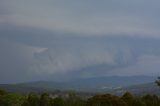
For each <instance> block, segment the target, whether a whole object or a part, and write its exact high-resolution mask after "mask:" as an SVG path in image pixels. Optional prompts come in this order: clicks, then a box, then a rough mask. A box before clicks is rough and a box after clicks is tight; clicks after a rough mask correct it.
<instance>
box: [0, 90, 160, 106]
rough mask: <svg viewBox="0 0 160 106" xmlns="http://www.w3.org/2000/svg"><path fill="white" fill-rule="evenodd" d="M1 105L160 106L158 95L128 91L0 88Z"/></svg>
mask: <svg viewBox="0 0 160 106" xmlns="http://www.w3.org/2000/svg"><path fill="white" fill-rule="evenodd" d="M0 106H160V98H159V97H158V96H156V95H145V96H143V97H136V96H133V95H132V94H130V93H129V92H126V93H125V94H124V95H123V96H121V97H119V96H114V95H110V94H104V95H95V96H93V97H89V98H85V99H84V98H80V97H78V96H76V95H75V94H74V93H70V94H69V95H66V96H63V97H59V96H54V95H49V94H47V93H43V94H34V93H30V94H28V95H18V94H14V93H8V92H6V91H3V90H0Z"/></svg>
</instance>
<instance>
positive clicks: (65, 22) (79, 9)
mask: <svg viewBox="0 0 160 106" xmlns="http://www.w3.org/2000/svg"><path fill="white" fill-rule="evenodd" d="M9 1H10V2H8V5H9V6H10V7H8V8H9V9H10V10H11V11H12V12H13V14H10V15H9V16H8V17H9V18H10V21H9V22H10V23H13V24H18V25H20V26H32V27H35V28H42V29H47V30H50V31H52V30H57V31H59V32H61V31H64V32H66V31H67V32H73V33H80V35H81V36H82V35H85V36H86V35H90V36H93V35H94V36H97V35H98V36H100V35H105V36H110V35H112V36H113V35H116V36H120V35H121V36H122V35H123V36H124V35H125V36H142V37H145V36H147V37H159V34H160V32H159V27H160V23H159V22H158V21H157V20H158V19H159V18H160V15H158V13H159V11H158V10H159V5H158V4H159V1H157V0H154V1H152V2H151V1H149V0H147V1H146V0H141V1H138V0H136V1H128V0H122V1H118V0H113V1H105V0H101V1H96V0H87V1H86V0H85V1H77V0H76V1H75V0H69V1H65V0H63V1H50V0H47V1H39V2H37V1H34V0H33V1H30V0H29V1H16V2H15V1H14V2H13V1H11V0H9ZM42 7H43V8H42ZM75 36H76V35H75Z"/></svg>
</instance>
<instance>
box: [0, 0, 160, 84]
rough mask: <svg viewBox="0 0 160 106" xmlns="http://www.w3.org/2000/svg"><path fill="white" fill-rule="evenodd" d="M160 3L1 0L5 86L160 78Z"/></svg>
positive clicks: (0, 67) (0, 73)
mask: <svg viewBox="0 0 160 106" xmlns="http://www.w3.org/2000/svg"><path fill="white" fill-rule="evenodd" d="M159 4H160V1H159V0H152V1H151V0H134V1H131V0H0V83H15V82H26V81H39V80H53V81H65V80H73V79H77V78H91V77H101V76H135V75H147V76H158V75H160V71H159V69H160V48H159V45H160V30H159V29H160V21H159V19H160V14H159V10H160V6H159Z"/></svg>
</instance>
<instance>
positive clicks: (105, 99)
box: [87, 94, 127, 106]
mask: <svg viewBox="0 0 160 106" xmlns="http://www.w3.org/2000/svg"><path fill="white" fill-rule="evenodd" d="M87 106H127V104H126V103H125V102H124V101H123V100H122V99H121V98H119V97H118V96H113V95H110V94H106V95H96V96H94V97H92V98H89V99H88V100H87Z"/></svg>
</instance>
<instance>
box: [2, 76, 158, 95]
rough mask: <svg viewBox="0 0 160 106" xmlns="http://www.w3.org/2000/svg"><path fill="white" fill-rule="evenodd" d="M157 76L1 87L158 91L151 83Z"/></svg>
mask: <svg viewBox="0 0 160 106" xmlns="http://www.w3.org/2000/svg"><path fill="white" fill-rule="evenodd" d="M155 79H156V77H150V76H132V77H126V76H121V77H120V76H110V77H96V78H86V79H77V80H74V81H68V82H53V81H37V82H27V83H19V84H0V88H2V89H6V90H8V91H13V92H22V93H23V92H44V91H54V90H75V91H85V92H103V93H105V92H106V93H107V92H111V93H112V92H114V93H115V92H116V93H123V92H125V91H130V92H133V93H139V92H141V93H142V92H149V93H150V92H151V93H152V92H157V91H158V87H157V86H156V85H155V84H153V83H151V82H154V81H155Z"/></svg>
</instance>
